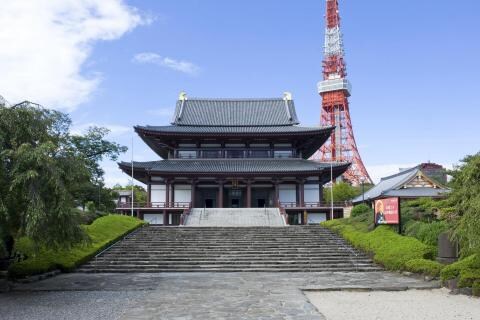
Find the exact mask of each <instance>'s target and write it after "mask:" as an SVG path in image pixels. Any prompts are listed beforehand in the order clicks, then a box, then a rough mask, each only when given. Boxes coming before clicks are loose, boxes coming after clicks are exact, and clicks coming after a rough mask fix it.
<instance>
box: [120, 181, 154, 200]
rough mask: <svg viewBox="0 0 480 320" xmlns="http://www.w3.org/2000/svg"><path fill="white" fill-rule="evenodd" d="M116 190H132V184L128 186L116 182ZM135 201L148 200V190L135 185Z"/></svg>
mask: <svg viewBox="0 0 480 320" xmlns="http://www.w3.org/2000/svg"><path fill="white" fill-rule="evenodd" d="M113 190H114V191H120V190H128V191H130V190H132V185H131V184H130V185H126V186H121V185H119V184H116V185H114V186H113ZM133 198H134V199H133V201H134V202H147V191H145V188H144V187H142V186H139V185H134V186H133Z"/></svg>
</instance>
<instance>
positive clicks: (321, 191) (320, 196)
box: [318, 177, 323, 204]
mask: <svg viewBox="0 0 480 320" xmlns="http://www.w3.org/2000/svg"><path fill="white" fill-rule="evenodd" d="M318 179H319V180H318V202H320V204H321V203H322V202H323V184H322V177H320V178H318Z"/></svg>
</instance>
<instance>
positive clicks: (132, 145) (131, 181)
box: [130, 135, 134, 217]
mask: <svg viewBox="0 0 480 320" xmlns="http://www.w3.org/2000/svg"><path fill="white" fill-rule="evenodd" d="M131 164H132V181H131V183H132V200H131V201H130V202H131V203H132V212H131V216H132V217H133V200H134V193H133V135H132V161H131Z"/></svg>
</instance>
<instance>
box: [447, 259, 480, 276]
mask: <svg viewBox="0 0 480 320" xmlns="http://www.w3.org/2000/svg"><path fill="white" fill-rule="evenodd" d="M467 269H480V257H478V256H477V255H471V256H469V257H467V258H464V259H462V260H459V261H457V262H455V263H452V264H451V265H448V266H446V267H445V268H443V270H442V272H441V273H440V276H441V278H442V280H444V281H445V280H450V279H455V278H457V277H458V276H460V273H461V272H462V270H467Z"/></svg>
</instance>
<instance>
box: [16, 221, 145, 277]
mask: <svg viewBox="0 0 480 320" xmlns="http://www.w3.org/2000/svg"><path fill="white" fill-rule="evenodd" d="M143 224H144V222H143V221H141V220H138V219H136V218H132V217H128V216H121V215H108V216H105V217H102V218H99V219H97V220H95V221H94V222H93V223H92V224H91V225H85V226H83V227H84V229H85V232H86V234H87V235H88V236H89V237H90V239H91V242H90V243H89V244H88V245H77V246H74V247H73V248H71V249H69V250H67V249H61V250H56V251H55V250H47V249H40V250H39V251H38V252H36V251H35V249H34V248H35V246H34V244H33V243H32V241H31V240H30V239H28V238H25V237H24V238H21V239H19V240H18V241H17V243H16V245H15V250H16V251H17V252H18V253H20V254H21V255H23V256H26V257H27V258H26V259H25V260H23V261H20V262H17V263H14V264H12V265H11V266H10V268H9V270H8V271H9V275H10V277H13V278H21V277H26V276H30V275H34V274H39V273H44V272H48V271H51V270H54V269H60V270H62V271H64V272H69V271H72V270H74V269H75V268H76V267H78V266H79V265H81V264H83V263H85V262H87V261H88V260H90V259H91V258H92V257H94V256H95V255H96V254H97V253H98V252H100V251H101V250H103V249H104V248H106V247H107V246H109V245H111V244H112V243H114V242H115V241H117V240H119V239H120V238H121V237H123V236H124V235H125V234H127V233H129V232H131V231H133V230H135V229H136V228H138V227H140V226H142V225H143Z"/></svg>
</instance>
